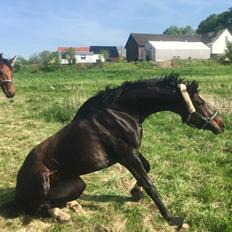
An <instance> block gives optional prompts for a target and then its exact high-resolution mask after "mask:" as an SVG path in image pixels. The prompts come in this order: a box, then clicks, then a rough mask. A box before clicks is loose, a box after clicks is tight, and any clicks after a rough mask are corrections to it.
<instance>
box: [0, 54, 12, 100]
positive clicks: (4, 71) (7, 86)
mask: <svg viewBox="0 0 232 232" xmlns="http://www.w3.org/2000/svg"><path fill="white" fill-rule="evenodd" d="M14 58H15V57H14ZM14 58H12V59H4V58H2V54H0V86H1V88H2V91H3V92H4V93H5V95H6V97H8V98H11V97H14V95H15V87H14V85H13V70H12V66H11V64H12V62H13V60H14Z"/></svg>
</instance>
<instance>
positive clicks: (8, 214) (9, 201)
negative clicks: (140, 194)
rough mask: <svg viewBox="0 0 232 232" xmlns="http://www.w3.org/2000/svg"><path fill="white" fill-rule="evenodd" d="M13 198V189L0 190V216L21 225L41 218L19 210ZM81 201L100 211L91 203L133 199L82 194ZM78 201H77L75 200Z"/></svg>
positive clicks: (119, 202) (131, 199) (122, 201)
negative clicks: (14, 219) (11, 219)
mask: <svg viewBox="0 0 232 232" xmlns="http://www.w3.org/2000/svg"><path fill="white" fill-rule="evenodd" d="M14 197H15V188H0V216H1V217H3V218H5V219H9V218H17V217H21V218H22V224H23V225H26V224H29V223H30V222H31V220H33V219H37V218H38V217H39V218H41V215H36V214H33V215H27V214H25V212H24V211H23V210H22V209H21V207H20V206H19V205H18V204H17V203H16V202H15V201H14ZM79 199H80V200H82V201H86V202H88V203H90V204H88V205H87V207H89V208H91V209H92V210H99V209H100V210H101V206H100V205H99V207H98V206H96V205H93V204H91V203H93V202H98V203H104V202H116V203H118V204H121V205H122V204H124V203H125V202H128V201H130V202H132V201H133V198H132V197H129V196H118V195H113V194H109V195H107V194H104V195H88V194H82V195H81V196H80V198H79ZM77 200H78V199H77Z"/></svg>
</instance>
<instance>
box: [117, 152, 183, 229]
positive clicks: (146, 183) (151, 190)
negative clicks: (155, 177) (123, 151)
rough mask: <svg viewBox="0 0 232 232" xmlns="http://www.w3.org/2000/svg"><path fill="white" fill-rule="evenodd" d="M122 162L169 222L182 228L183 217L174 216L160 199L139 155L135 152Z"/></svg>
mask: <svg viewBox="0 0 232 232" xmlns="http://www.w3.org/2000/svg"><path fill="white" fill-rule="evenodd" d="M121 164H122V165H123V166H125V167H126V168H127V169H128V170H129V171H130V172H131V174H132V175H133V176H134V177H135V178H136V180H137V182H138V184H139V185H140V186H142V187H143V188H144V189H145V191H146V193H147V194H148V195H149V196H150V197H151V198H152V200H153V201H154V202H155V204H156V206H157V207H158V209H159V211H160V213H161V214H162V216H163V217H164V218H165V219H166V220H167V221H168V222H169V224H170V225H176V226H178V228H181V227H182V225H183V218H182V217H173V216H172V215H171V213H170V212H169V211H168V209H167V208H166V207H165V205H164V204H163V202H162V201H161V199H160V196H159V194H158V192H157V189H156V187H155V186H154V185H153V184H152V182H151V180H150V178H149V177H148V175H147V173H146V170H145V169H144V167H143V164H142V162H141V160H140V159H139V157H138V156H137V155H135V154H133V155H131V156H129V157H127V159H126V160H124V161H122V162H121Z"/></svg>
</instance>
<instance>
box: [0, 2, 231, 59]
mask: <svg viewBox="0 0 232 232" xmlns="http://www.w3.org/2000/svg"><path fill="white" fill-rule="evenodd" d="M0 3H1V4H0V9H1V16H0V18H1V20H0V21H1V24H0V25H1V29H0V52H3V53H4V55H5V56H7V57H10V56H14V55H17V56H24V57H29V56H30V55H32V54H35V53H38V52H41V51H43V50H50V51H54V50H56V48H57V47H60V46H75V47H79V46H89V45H115V46H124V45H125V43H126V41H127V38H128V36H129V34H130V33H131V32H141V33H155V34H160V33H162V32H163V31H164V30H165V29H166V28H167V27H169V26H171V25H176V26H179V27H183V26H186V25H190V26H192V27H193V28H194V29H196V28H197V26H198V25H199V23H200V22H201V21H202V20H203V19H205V18H206V17H208V16H209V15H210V14H213V13H221V12H223V11H226V10H227V9H228V8H229V7H232V2H231V0H1V2H0Z"/></svg>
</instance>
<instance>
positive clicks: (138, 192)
mask: <svg viewBox="0 0 232 232" xmlns="http://www.w3.org/2000/svg"><path fill="white" fill-rule="evenodd" d="M130 194H131V196H132V198H133V200H134V201H140V200H141V199H142V198H143V196H144V194H143V191H142V189H141V188H139V187H134V188H133V189H131V191H130Z"/></svg>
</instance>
